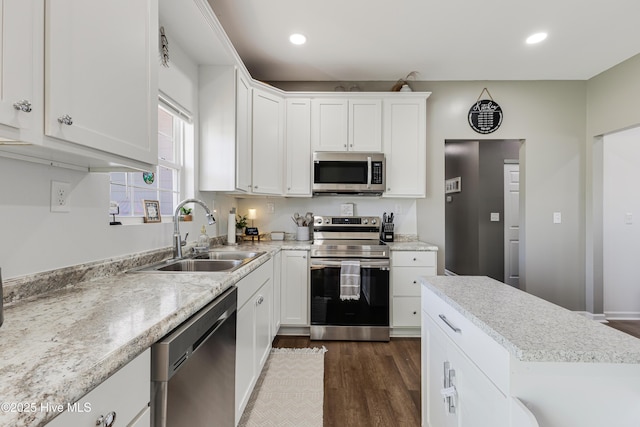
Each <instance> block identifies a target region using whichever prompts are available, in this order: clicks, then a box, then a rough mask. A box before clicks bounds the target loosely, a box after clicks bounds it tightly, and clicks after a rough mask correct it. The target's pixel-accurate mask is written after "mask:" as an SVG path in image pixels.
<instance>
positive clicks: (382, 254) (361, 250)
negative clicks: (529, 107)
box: [310, 216, 389, 341]
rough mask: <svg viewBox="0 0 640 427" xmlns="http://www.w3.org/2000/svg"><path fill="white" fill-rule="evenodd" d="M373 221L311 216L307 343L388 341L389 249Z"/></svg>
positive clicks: (377, 223) (376, 218)
mask: <svg viewBox="0 0 640 427" xmlns="http://www.w3.org/2000/svg"><path fill="white" fill-rule="evenodd" d="M380 224H381V221H380V218H379V217H369V216H367V217H354V216H348V217H332V216H316V217H314V222H313V237H314V240H313V244H312V246H311V296H310V298H311V301H310V306H311V328H310V332H311V339H312V340H349V341H389V248H388V247H387V246H386V245H385V244H384V243H381V242H380Z"/></svg>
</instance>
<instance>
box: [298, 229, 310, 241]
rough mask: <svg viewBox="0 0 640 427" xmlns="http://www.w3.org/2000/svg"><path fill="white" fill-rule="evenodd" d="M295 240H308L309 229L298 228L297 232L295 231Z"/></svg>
mask: <svg viewBox="0 0 640 427" xmlns="http://www.w3.org/2000/svg"><path fill="white" fill-rule="evenodd" d="M296 240H300V241H307V240H309V227H298V230H297V231H296Z"/></svg>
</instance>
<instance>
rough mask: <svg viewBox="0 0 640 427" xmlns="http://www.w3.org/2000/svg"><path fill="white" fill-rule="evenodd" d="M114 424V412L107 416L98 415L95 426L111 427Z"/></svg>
mask: <svg viewBox="0 0 640 427" xmlns="http://www.w3.org/2000/svg"><path fill="white" fill-rule="evenodd" d="M115 422H116V412H115V411H111V412H109V413H108V414H107V415H100V416H99V417H98V419H97V420H96V425H97V426H100V427H111V426H113V424H114V423H115Z"/></svg>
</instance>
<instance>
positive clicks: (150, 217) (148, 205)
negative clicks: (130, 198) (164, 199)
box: [142, 200, 161, 222]
mask: <svg viewBox="0 0 640 427" xmlns="http://www.w3.org/2000/svg"><path fill="white" fill-rule="evenodd" d="M142 206H144V222H160V221H161V218H160V202H159V201H158V200H142Z"/></svg>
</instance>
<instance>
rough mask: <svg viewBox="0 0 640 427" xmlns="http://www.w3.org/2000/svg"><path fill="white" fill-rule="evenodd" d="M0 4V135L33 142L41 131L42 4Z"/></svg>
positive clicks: (7, 0) (34, 0)
mask: <svg viewBox="0 0 640 427" xmlns="http://www.w3.org/2000/svg"><path fill="white" fill-rule="evenodd" d="M0 5H1V6H2V13H1V14H0V26H1V27H0V33H1V34H0V37H2V40H3V43H2V49H1V50H0V126H1V127H0V136H1V137H2V138H3V139H10V140H16V141H27V142H32V141H33V140H34V138H35V137H36V136H37V134H38V133H40V132H41V124H40V123H41V122H42V117H43V112H44V105H43V96H42V79H43V67H44V65H43V64H44V58H43V57H42V52H43V50H42V49H43V37H44V35H43V34H44V27H43V25H42V23H43V20H44V17H43V16H44V6H43V4H42V1H40V0H21V1H13V0H4V1H0Z"/></svg>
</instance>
